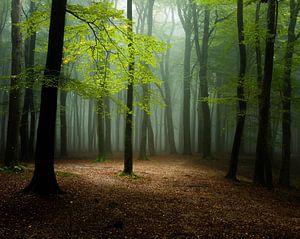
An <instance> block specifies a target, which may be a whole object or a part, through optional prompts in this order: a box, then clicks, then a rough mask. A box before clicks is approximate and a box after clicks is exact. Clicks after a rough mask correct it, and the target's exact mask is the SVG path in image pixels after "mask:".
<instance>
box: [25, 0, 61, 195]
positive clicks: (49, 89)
mask: <svg viewBox="0 0 300 239" xmlns="http://www.w3.org/2000/svg"><path fill="white" fill-rule="evenodd" d="M65 13H66V0H52V7H51V20H50V29H49V40H48V49H49V51H48V53H47V61H46V70H45V73H44V76H45V79H46V80H51V82H52V84H51V86H49V85H47V83H46V84H43V86H42V93H41V106H40V117H39V124H38V131H37V144H36V151H35V170H34V175H33V178H32V180H31V183H30V184H29V185H28V186H27V188H26V189H25V191H26V192H31V193H40V194H57V193H59V192H60V188H59V186H58V184H57V181H56V177H55V172H54V146H55V122H56V110H57V88H58V81H59V76H60V70H61V63H62V52H63V42H64V26H65Z"/></svg>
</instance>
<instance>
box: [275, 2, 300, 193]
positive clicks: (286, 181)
mask: <svg viewBox="0 0 300 239" xmlns="http://www.w3.org/2000/svg"><path fill="white" fill-rule="evenodd" d="M299 7H300V0H298V1H297V4H296V3H295V0H290V15H291V16H290V22H289V28H288V42H287V46H286V53H285V57H284V73H283V84H282V112H283V113H282V164H281V170H280V176H279V183H280V184H281V185H283V186H286V187H289V186H290V161H291V97H292V86H291V73H292V65H293V54H294V48H295V41H296V35H295V28H296V24H297V17H298V13H299Z"/></svg>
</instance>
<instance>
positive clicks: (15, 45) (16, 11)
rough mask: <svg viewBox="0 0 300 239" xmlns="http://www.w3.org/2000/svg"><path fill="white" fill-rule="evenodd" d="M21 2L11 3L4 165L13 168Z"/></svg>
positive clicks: (15, 160) (17, 118) (17, 121)
mask: <svg viewBox="0 0 300 239" xmlns="http://www.w3.org/2000/svg"><path fill="white" fill-rule="evenodd" d="M21 8H22V4H21V1H20V0H12V2H11V43H12V52H11V57H12V58H11V75H12V77H11V82H10V87H11V88H10V92H9V111H8V124H7V137H6V149H5V158H4V163H5V165H6V166H8V167H12V166H14V165H15V164H17V163H18V153H19V152H18V151H19V127H20V99H21V91H20V89H19V86H18V83H19V82H20V76H19V74H20V73H21V70H22V69H21V68H22V66H21V64H22V63H21V62H22V61H21V57H22V36H21V29H20V27H19V26H18V24H19V23H20V22H21Z"/></svg>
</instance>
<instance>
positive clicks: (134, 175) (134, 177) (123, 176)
mask: <svg viewBox="0 0 300 239" xmlns="http://www.w3.org/2000/svg"><path fill="white" fill-rule="evenodd" d="M118 176H119V177H122V178H126V179H134V180H137V179H140V178H142V177H141V176H139V175H137V174H135V173H133V172H132V173H131V174H128V173H124V171H121V172H119V173H118Z"/></svg>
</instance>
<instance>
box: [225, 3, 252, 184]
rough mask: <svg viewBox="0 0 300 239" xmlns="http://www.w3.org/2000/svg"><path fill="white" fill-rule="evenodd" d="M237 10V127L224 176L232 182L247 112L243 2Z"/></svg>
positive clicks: (234, 176) (234, 177)
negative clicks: (238, 59) (238, 70)
mask: <svg viewBox="0 0 300 239" xmlns="http://www.w3.org/2000/svg"><path fill="white" fill-rule="evenodd" d="M237 9H238V10H237V23H238V38H239V50H240V72H239V78H238V87H237V97H238V104H239V109H238V113H237V126H236V130H235V135H234V141H233V146H232V151H231V159H230V166H229V171H228V173H227V175H226V178H228V179H232V180H237V178H236V173H237V167H238V161H239V152H240V148H241V142H242V137H243V131H244V126H245V119H246V110H247V103H246V99H245V93H244V81H245V74H246V62H247V55H246V46H245V43H244V41H245V35H244V4H243V0H238V1H237Z"/></svg>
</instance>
